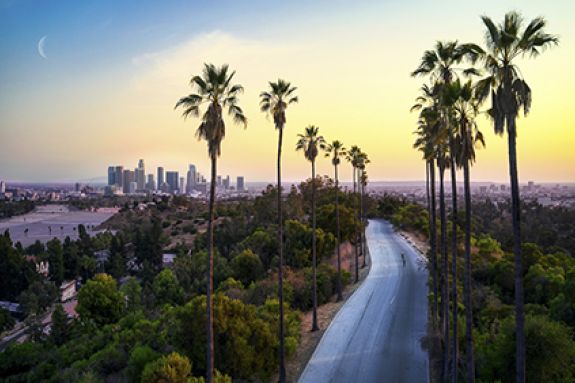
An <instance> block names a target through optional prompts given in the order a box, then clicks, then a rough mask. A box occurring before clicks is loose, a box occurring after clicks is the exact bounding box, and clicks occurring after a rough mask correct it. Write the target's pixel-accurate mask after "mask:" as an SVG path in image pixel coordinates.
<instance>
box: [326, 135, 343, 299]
mask: <svg viewBox="0 0 575 383" xmlns="http://www.w3.org/2000/svg"><path fill="white" fill-rule="evenodd" d="M325 151H326V153H325V156H326V157H331V163H332V165H333V169H334V176H335V225H336V231H337V300H338V302H339V301H341V300H342V299H343V295H342V283H341V254H340V244H341V230H340V226H339V177H338V172H337V167H338V165H339V164H340V162H341V161H340V159H341V157H345V155H346V149H345V148H344V146H343V143H342V142H341V141H338V140H334V141H332V143H331V144H328V145H327V146H326V148H325Z"/></svg>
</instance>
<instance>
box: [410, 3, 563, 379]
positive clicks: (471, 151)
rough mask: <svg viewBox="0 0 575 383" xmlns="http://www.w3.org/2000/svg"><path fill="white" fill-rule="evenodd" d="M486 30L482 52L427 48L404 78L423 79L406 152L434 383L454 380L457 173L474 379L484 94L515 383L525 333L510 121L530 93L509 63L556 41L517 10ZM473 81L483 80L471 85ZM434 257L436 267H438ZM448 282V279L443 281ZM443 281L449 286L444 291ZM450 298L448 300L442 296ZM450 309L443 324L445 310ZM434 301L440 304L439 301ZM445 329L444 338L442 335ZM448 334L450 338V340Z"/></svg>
mask: <svg viewBox="0 0 575 383" xmlns="http://www.w3.org/2000/svg"><path fill="white" fill-rule="evenodd" d="M482 21H483V23H484V25H485V27H486V34H485V36H486V37H485V40H486V41H485V43H486V44H485V48H483V47H481V46H479V45H477V44H460V43H458V42H457V41H449V42H437V43H436V45H435V47H434V49H433V50H429V51H426V52H425V53H424V54H423V57H422V59H421V63H420V64H419V66H418V68H417V69H416V70H415V71H414V72H413V73H412V76H428V77H429V82H428V83H427V84H425V85H423V86H422V88H421V95H420V96H419V97H418V98H417V99H416V104H415V105H414V106H413V107H412V110H417V111H419V118H418V127H417V130H416V135H417V138H416V140H415V143H414V147H415V148H416V149H418V150H420V151H421V152H422V154H423V159H424V160H425V164H426V178H427V182H426V184H427V196H428V198H427V199H428V204H427V206H428V210H429V218H430V221H429V238H430V269H431V277H432V289H433V301H432V303H431V317H432V323H433V324H434V328H436V329H438V330H440V332H441V335H442V340H443V366H442V380H443V381H446V382H447V381H452V382H456V381H457V380H458V377H459V369H458V365H459V352H458V339H457V334H458V330H457V323H458V321H457V306H458V305H457V302H458V297H457V254H458V249H459V246H458V245H459V244H458V238H457V225H458V224H459V222H458V214H457V209H458V203H457V184H456V181H457V179H456V177H457V170H458V169H461V170H462V171H463V181H464V204H463V205H464V209H465V221H464V223H463V228H464V231H465V237H464V246H463V247H464V275H463V278H464V288H463V295H464V299H463V305H464V309H465V323H466V325H465V377H466V381H467V382H474V380H475V364H474V357H473V337H472V325H473V312H472V305H471V192H470V167H471V165H472V164H473V163H474V161H475V147H476V146H477V144H481V145H485V143H484V140H483V135H482V134H481V132H480V131H479V129H478V125H477V121H476V118H477V117H478V115H479V113H480V111H479V109H480V106H481V105H482V104H483V103H484V102H485V100H486V99H487V98H488V97H489V96H491V105H490V107H489V109H488V110H487V112H486V113H487V114H488V116H489V117H490V119H491V120H492V122H493V127H494V130H495V133H497V134H499V135H502V134H504V133H505V132H507V137H508V155H509V174H510V183H511V202H512V219H513V237H514V238H513V245H514V246H513V251H514V255H515V320H516V381H517V382H520V383H523V382H524V381H525V333H524V328H523V327H524V308H523V271H522V254H521V232H520V199H519V185H518V176H517V154H516V135H517V131H516V119H517V117H518V115H519V112H520V111H521V110H523V113H524V114H527V113H528V112H529V109H530V107H531V89H530V88H529V86H528V85H527V83H526V82H525V79H524V78H523V77H522V74H521V72H520V70H519V68H518V67H517V65H516V64H515V62H516V61H517V59H518V58H519V57H522V56H531V57H534V56H537V55H539V54H540V53H541V52H542V51H543V50H544V49H546V48H547V47H549V46H551V45H555V44H557V43H558V38H557V37H555V36H553V35H550V34H547V33H546V32H545V25H546V21H545V19H543V18H540V17H538V18H535V19H533V20H532V21H530V22H529V23H528V24H527V25H526V26H525V27H524V28H523V26H524V24H523V20H522V18H521V16H520V15H519V14H518V13H517V12H509V13H507V14H506V15H505V17H504V20H503V22H502V23H501V24H496V23H494V22H493V21H492V20H491V19H490V18H489V17H486V16H483V17H482ZM474 76H484V77H483V78H482V79H480V80H478V81H473V79H472V78H473V77H474ZM447 169H449V171H450V180H451V191H452V192H451V195H452V198H451V203H452V206H451V275H449V270H448V269H449V260H448V238H447V236H448V234H447V230H448V229H447V224H448V222H447V214H446V206H445V190H444V175H445V171H446V170H447ZM436 170H437V172H438V173H439V196H438V198H439V221H440V235H439V237H440V246H439V256H438V246H437V228H436V219H437V207H436V189H435V187H436ZM438 258H439V259H440V260H441V269H438ZM450 278H451V279H450ZM449 283H451V284H452V285H451V286H452V290H451V294H450V290H449ZM450 295H451V296H450ZM450 301H451V309H452V313H451V314H452V318H451V326H450V318H449V315H450V313H449V309H450ZM440 303H441V307H439V304H440ZM450 329H451V330H452V333H451V335H450ZM450 336H451V341H450Z"/></svg>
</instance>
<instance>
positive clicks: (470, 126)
mask: <svg viewBox="0 0 575 383" xmlns="http://www.w3.org/2000/svg"><path fill="white" fill-rule="evenodd" d="M447 96H448V97H449V98H450V99H451V103H452V105H453V113H454V120H455V123H456V125H457V128H458V134H457V137H456V143H455V144H456V146H457V148H458V150H457V154H458V158H457V163H458V165H459V166H460V167H463V185H464V195H465V266H464V278H463V281H464V285H463V295H464V297H463V302H464V306H465V360H466V365H467V373H466V376H467V381H468V382H473V381H474V380H475V361H474V356H473V332H472V330H473V309H472V306H471V186H470V175H469V168H470V165H472V164H473V163H474V162H475V146H476V144H477V143H481V144H482V145H483V146H485V141H484V140H483V134H482V133H481V132H480V131H479V130H478V127H477V123H476V121H475V117H476V116H477V114H478V113H479V106H478V103H477V100H476V99H475V97H474V94H473V86H472V84H471V81H468V82H466V83H465V84H461V81H460V80H459V79H458V80H457V81H456V82H454V83H452V84H450V85H449V87H448V88H447ZM454 266H455V264H454ZM455 288H456V287H455ZM454 319H455V318H454Z"/></svg>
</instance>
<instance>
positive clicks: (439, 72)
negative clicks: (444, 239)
mask: <svg viewBox="0 0 575 383" xmlns="http://www.w3.org/2000/svg"><path fill="white" fill-rule="evenodd" d="M466 56H467V57H469V58H470V59H471V60H472V61H475V59H476V58H477V52H476V50H474V49H473V46H472V45H471V44H459V43H458V42H457V41H448V42H441V41H438V42H437V43H436V44H435V49H434V50H428V51H425V52H424V54H423V56H422V58H421V62H420V64H419V67H418V68H417V69H416V70H415V71H414V72H413V73H412V74H411V75H412V76H418V75H429V76H431V78H432V80H434V81H437V82H438V84H439V86H440V87H441V88H443V87H445V86H448V85H449V84H450V83H451V81H452V80H453V79H454V78H455V77H456V71H457V70H458V68H456V65H457V64H459V63H460V62H461V61H462V60H463V59H464V58H465V57H466ZM463 73H464V74H465V75H475V74H478V73H477V70H476V69H475V68H468V69H465V70H463ZM440 94H441V93H440ZM440 104H441V106H442V107H441V110H442V118H443V124H444V128H445V129H446V130H447V132H448V145H449V158H448V162H447V163H446V166H447V167H449V168H450V172H451V210H452V211H451V212H452V220H451V254H452V262H454V263H455V266H453V267H452V279H453V281H452V282H453V308H454V309H453V313H454V314H453V315H454V318H453V333H454V334H457V318H456V317H455V316H456V315H457V310H456V308H457V288H456V287H457V285H456V280H457V267H456V264H457V258H456V255H457V178H456V166H455V157H456V153H455V145H454V136H455V131H454V129H453V127H452V124H451V123H450V122H451V121H450V120H451V110H450V105H449V104H448V103H445V102H444V99H443V97H440ZM448 306H449V304H448ZM448 330H449V326H448ZM446 344H447V347H449V344H448V343H446ZM451 347H452V349H453V361H452V362H451V367H452V369H451V371H448V367H449V364H450V360H445V361H444V362H445V368H444V369H445V371H446V372H447V373H448V374H449V373H451V380H452V381H453V383H455V382H456V381H457V337H456V336H454V337H453V339H452V344H451Z"/></svg>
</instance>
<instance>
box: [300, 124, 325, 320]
mask: <svg viewBox="0 0 575 383" xmlns="http://www.w3.org/2000/svg"><path fill="white" fill-rule="evenodd" d="M298 137H299V139H298V141H297V144H296V150H301V151H303V154H304V157H305V158H306V159H307V160H308V161H309V162H311V220H312V237H311V238H312V239H311V241H312V242H311V254H312V263H313V264H312V268H313V297H312V298H313V299H312V300H313V319H312V326H311V331H317V330H319V326H318V324H317V256H316V222H315V188H316V179H315V159H316V157H317V155H318V153H319V150H320V149H324V148H325V139H324V138H323V136H320V135H319V127H317V126H313V125H310V126H308V127H307V128H305V131H304V134H298Z"/></svg>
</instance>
